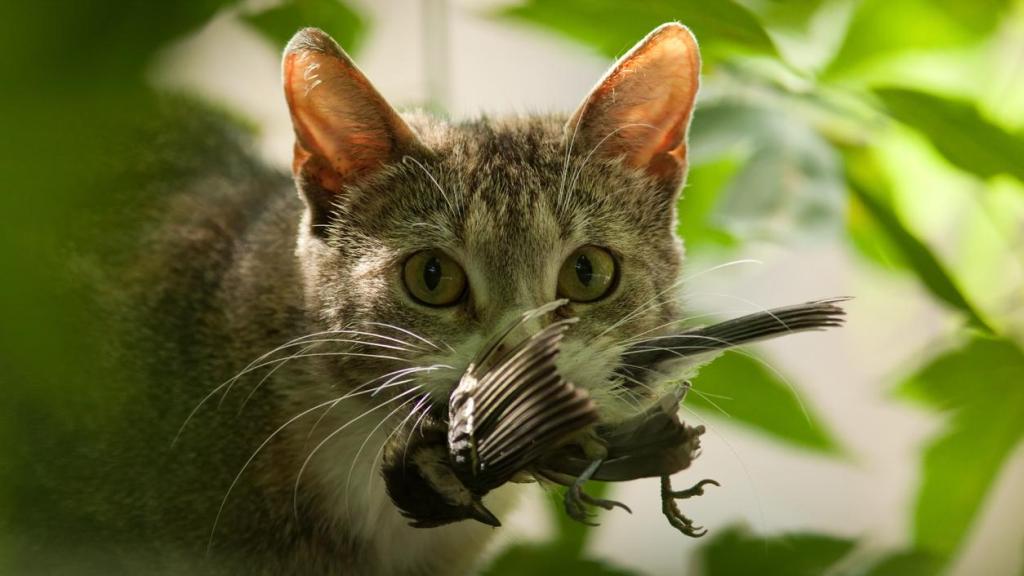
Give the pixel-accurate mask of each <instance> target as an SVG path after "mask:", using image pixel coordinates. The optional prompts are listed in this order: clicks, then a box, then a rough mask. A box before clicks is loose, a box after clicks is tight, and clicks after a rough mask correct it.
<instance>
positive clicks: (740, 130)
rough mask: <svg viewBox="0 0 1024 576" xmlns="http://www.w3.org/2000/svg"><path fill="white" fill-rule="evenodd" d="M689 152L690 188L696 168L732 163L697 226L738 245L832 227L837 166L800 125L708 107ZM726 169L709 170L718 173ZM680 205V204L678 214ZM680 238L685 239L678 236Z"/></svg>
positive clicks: (837, 219) (785, 116)
mask: <svg viewBox="0 0 1024 576" xmlns="http://www.w3.org/2000/svg"><path fill="white" fill-rule="evenodd" d="M689 148H690V152H691V156H692V158H693V164H694V166H695V168H694V171H695V175H694V177H695V178H696V180H691V184H692V183H693V182H696V183H698V184H699V183H700V180H699V178H701V177H702V176H703V175H702V174H701V173H700V171H701V165H702V164H703V163H706V162H707V161H708V159H715V161H716V162H718V161H720V160H722V158H723V157H728V158H735V159H739V160H740V161H739V164H740V165H738V166H736V167H735V169H734V173H733V174H732V175H731V177H730V178H729V179H728V182H725V183H724V184H723V185H722V186H721V189H720V190H716V191H715V199H714V202H715V210H714V212H712V213H708V214H707V215H706V217H707V223H706V224H705V226H707V225H711V226H713V227H714V228H716V229H720V230H727V231H728V232H729V233H731V234H732V235H734V236H736V237H738V238H745V239H751V238H768V239H772V240H777V239H779V238H791V237H792V236H795V235H807V236H811V235H815V234H820V233H822V232H826V233H831V232H833V231H835V230H837V229H838V228H839V227H840V224H841V222H842V216H841V215H842V210H843V197H844V189H843V184H842V171H841V169H840V166H839V159H838V157H837V155H836V153H835V151H834V150H833V149H832V147H830V146H829V145H828V143H827V142H826V141H824V140H823V139H822V137H821V136H820V134H819V133H818V132H817V131H816V130H815V129H814V128H813V127H812V126H811V125H810V123H809V122H808V120H807V118H805V117H801V116H800V115H798V114H795V113H793V112H792V111H789V110H782V109H780V108H779V107H778V106H775V107H772V106H770V105H768V104H767V103H761V104H757V103H751V102H746V101H736V100H722V101H717V102H713V103H711V104H708V105H704V106H702V107H701V108H700V110H699V112H698V113H697V114H696V116H695V117H694V122H693V126H691V128H690V147H689ZM729 167H730V166H729V165H728V164H726V165H724V166H716V168H718V170H719V172H721V171H722V170H724V169H726V168H729ZM718 176H721V174H719V175H718ZM687 193H689V190H688V189H687ZM686 204H687V199H686V198H684V201H683V203H682V204H681V205H680V207H681V209H685V207H686ZM681 215H682V216H686V215H685V213H682V212H681ZM689 224H690V227H691V229H692V228H693V227H694V226H693V223H692V222H690V223H689ZM697 229H698V230H699V229H700V228H699V227H698V228H697ZM681 232H683V234H684V238H685V237H686V235H685V233H686V231H685V230H681Z"/></svg>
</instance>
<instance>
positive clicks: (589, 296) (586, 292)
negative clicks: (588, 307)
mask: <svg viewBox="0 0 1024 576" xmlns="http://www.w3.org/2000/svg"><path fill="white" fill-rule="evenodd" d="M617 273H618V272H617V270H616V265H615V258H613V257H612V255H611V254H610V253H609V252H608V251H607V250H605V249H604V248H599V247H597V246H583V247H581V248H577V249H576V251H575V252H573V253H572V254H570V255H569V257H568V258H567V259H566V260H565V263H563V264H562V269H561V270H559V271H558V295H559V296H560V297H562V298H568V299H569V300H572V301H573V302H593V301H595V300H600V299H601V298H603V297H605V296H607V295H608V294H609V293H610V292H611V291H612V289H613V288H615V279H616V275H617Z"/></svg>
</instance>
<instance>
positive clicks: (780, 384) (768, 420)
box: [686, 352, 839, 453]
mask: <svg viewBox="0 0 1024 576" xmlns="http://www.w3.org/2000/svg"><path fill="white" fill-rule="evenodd" d="M693 386H694V387H693V390H691V391H690V394H689V395H688V396H687V398H686V405H687V406H690V407H696V408H698V409H701V410H704V411H714V412H715V413H718V414H722V413H723V412H724V416H725V417H726V418H728V419H729V421H730V422H735V423H737V424H741V425H744V426H748V427H750V428H753V429H755V430H759V431H761V432H764V433H766V434H768V435H770V436H773V437H775V438H777V439H779V440H783V441H785V442H789V443H791V444H795V445H797V446H800V447H802V448H808V449H811V450H816V451H819V452H830V453H835V452H839V446H838V444H837V443H836V441H835V440H834V439H833V438H832V435H831V434H830V433H829V432H828V430H827V429H826V428H825V426H824V424H822V422H823V420H822V419H821V418H819V417H818V416H817V415H814V414H813V413H812V412H811V411H810V409H809V408H808V407H807V406H804V405H802V404H801V402H800V401H799V400H798V399H797V396H796V394H797V392H796V391H794V390H792V389H791V388H790V387H789V385H788V384H787V383H786V382H785V381H784V380H783V379H782V377H781V376H780V375H779V374H778V373H777V372H774V371H772V370H770V369H769V368H767V365H766V364H765V363H763V362H760V361H758V360H755V359H754V358H751V357H750V356H744V355H742V354H739V353H737V352H728V353H726V354H725V355H724V356H722V357H720V358H718V359H717V360H715V361H713V362H712V363H711V364H709V365H707V366H705V367H703V368H701V371H700V374H698V375H697V378H695V379H694V380H693Z"/></svg>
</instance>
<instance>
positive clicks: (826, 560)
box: [700, 528, 854, 576]
mask: <svg viewBox="0 0 1024 576" xmlns="http://www.w3.org/2000/svg"><path fill="white" fill-rule="evenodd" d="M853 546H854V542H853V541H852V540H846V539H842V538H834V537H831V536H822V535H818V534H789V535H786V536H781V537H778V538H758V537H756V536H753V535H751V534H749V533H747V532H746V531H744V530H740V529H738V528H732V529H728V530H724V531H722V533H721V534H719V535H717V536H716V537H715V539H714V540H712V541H711V542H709V543H708V544H707V545H706V546H704V547H703V548H702V549H701V552H700V566H701V571H702V573H703V574H704V575H705V576H746V575H748V574H786V575H788V576H816V575H818V574H825V573H826V572H827V571H828V570H829V568H830V567H832V566H834V565H835V564H836V563H837V562H838V561H839V560H840V559H842V558H843V557H844V556H846V555H847V554H848V553H849V552H850V551H851V550H852V549H853Z"/></svg>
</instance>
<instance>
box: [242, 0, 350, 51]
mask: <svg viewBox="0 0 1024 576" xmlns="http://www.w3.org/2000/svg"><path fill="white" fill-rule="evenodd" d="M243 18H244V19H245V21H246V22H248V23H249V24H251V25H252V26H253V27H255V28H256V29H257V30H259V31H260V32H261V33H262V34H263V35H264V36H265V37H266V38H267V39H268V40H270V41H271V42H272V43H274V45H276V46H277V47H278V48H282V49H283V48H284V46H285V44H287V43H288V40H290V39H291V37H292V36H293V35H295V33H296V32H298V31H299V30H300V29H302V28H306V27H308V26H315V27H317V28H320V29H322V30H324V31H325V32H327V33H328V34H330V35H331V36H332V37H333V38H334V39H335V40H336V41H337V42H338V44H340V45H341V46H342V47H343V48H344V49H345V50H346V51H347V52H349V53H354V52H355V51H356V50H358V49H359V44H360V43H361V42H362V39H363V35H364V33H365V31H366V24H365V22H364V21H363V18H362V17H361V16H360V15H359V14H358V13H356V12H355V11H353V10H352V9H351V8H350V7H348V6H347V5H345V4H344V3H342V2H340V1H339V0H285V1H284V2H283V3H281V4H280V5H278V6H275V7H273V8H269V9H267V10H264V11H262V12H256V13H252V14H247V15H245V16H244V17H243Z"/></svg>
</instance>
